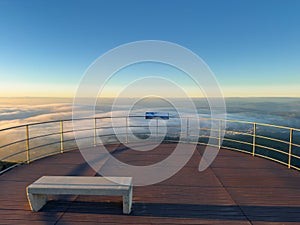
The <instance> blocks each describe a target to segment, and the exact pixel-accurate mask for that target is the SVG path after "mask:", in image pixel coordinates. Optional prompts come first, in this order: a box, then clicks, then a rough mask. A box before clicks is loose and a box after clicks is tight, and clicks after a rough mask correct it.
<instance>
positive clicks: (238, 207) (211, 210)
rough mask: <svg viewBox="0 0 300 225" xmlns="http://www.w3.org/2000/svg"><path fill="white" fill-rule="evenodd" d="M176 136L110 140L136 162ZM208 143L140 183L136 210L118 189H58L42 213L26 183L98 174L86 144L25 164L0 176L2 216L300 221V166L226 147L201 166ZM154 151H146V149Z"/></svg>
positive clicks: (274, 224) (13, 219)
mask: <svg viewBox="0 0 300 225" xmlns="http://www.w3.org/2000/svg"><path fill="white" fill-rule="evenodd" d="M175 146H176V145H175V144H162V145H160V146H159V147H158V148H157V149H155V150H152V151H151V154H150V155H149V152H148V153H147V152H143V153H141V152H137V151H132V150H130V149H126V148H125V147H124V146H115V145H114V146H110V149H111V150H112V151H113V150H114V155H115V157H117V158H119V159H120V160H122V161H124V162H128V163H131V164H135V165H143V164H147V165H149V164H151V163H153V162H157V161H159V160H161V159H163V158H165V157H167V155H168V154H170V152H172V151H173V149H174V147H175ZM202 151H203V147H200V146H199V147H198V151H196V152H195V153H194V155H193V157H192V158H191V160H190V161H189V162H188V163H187V165H186V166H185V167H184V168H183V169H182V170H180V171H179V172H178V173H177V174H175V175H174V176H173V177H171V178H170V179H168V180H166V181H164V182H161V183H159V184H155V185H151V186H145V187H134V197H133V202H134V203H133V212H132V213H131V214H130V215H123V214H122V201H121V198H119V197H106V196H101V197H95V196H51V200H50V201H49V202H48V203H47V204H46V205H45V207H44V208H43V209H42V210H41V211H40V212H37V213H33V212H31V211H30V210H29V205H28V202H27V198H26V194H25V188H26V186H27V185H29V184H30V183H32V182H33V181H35V180H36V179H38V178H39V177H41V176H43V175H81V176H95V175H96V174H95V172H94V171H93V170H92V169H91V168H90V167H89V166H88V165H87V164H86V163H85V161H84V159H83V158H82V156H81V154H80V152H79V151H72V152H68V153H64V154H58V155H55V156H51V157H48V158H44V159H41V160H38V161H35V162H33V163H31V164H29V165H21V166H19V167H17V168H14V169H12V170H10V171H8V172H7V173H5V174H3V175H1V176H0V188H1V189H0V190H1V191H0V224H33V225H35V224H45V225H50V224H51V225H52V224H53V225H54V224H57V225H66V224H76V225H77V224H78V225H83V224H86V225H91V224H230V225H231V224H233V225H234V224H241V225H243V224H255V225H262V224H270V225H278V224H300V188H299V187H300V173H299V172H298V171H295V170H290V169H287V168H286V167H284V166H282V165H280V164H277V163H274V162H271V161H268V160H266V159H262V158H257V157H252V156H251V155H247V154H243V153H239V152H233V151H229V150H221V151H220V153H219V155H218V156H217V158H216V159H215V161H214V162H213V164H212V165H211V166H210V167H209V168H208V169H207V170H205V171H204V172H199V171H198V165H199V161H200V158H201V154H202ZM145 154H147V155H145Z"/></svg>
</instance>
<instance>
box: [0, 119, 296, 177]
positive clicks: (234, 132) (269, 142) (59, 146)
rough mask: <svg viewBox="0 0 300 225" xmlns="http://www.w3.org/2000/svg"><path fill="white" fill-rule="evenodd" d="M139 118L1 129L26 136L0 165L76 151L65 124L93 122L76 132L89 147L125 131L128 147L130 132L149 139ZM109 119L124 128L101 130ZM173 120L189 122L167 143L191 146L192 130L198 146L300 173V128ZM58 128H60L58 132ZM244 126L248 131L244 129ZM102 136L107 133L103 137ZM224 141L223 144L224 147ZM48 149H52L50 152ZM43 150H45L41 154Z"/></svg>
mask: <svg viewBox="0 0 300 225" xmlns="http://www.w3.org/2000/svg"><path fill="white" fill-rule="evenodd" d="M136 118H144V116H126V117H125V116H117V117H110V116H103V117H94V118H89V117H83V118H75V119H65V120H52V121H45V122H36V123H29V124H24V125H18V126H14V127H9V128H3V129H0V141H1V140H2V139H1V135H5V132H7V131H9V132H12V133H14V132H15V133H18V132H20V129H21V132H22V133H24V132H25V136H23V138H22V136H20V135H19V136H20V137H21V139H19V140H14V141H11V142H7V143H4V142H3V141H2V142H0V162H1V161H4V160H5V161H10V162H16V163H30V162H31V161H34V160H36V159H39V158H42V157H43V156H48V155H51V154H57V153H63V152H65V151H68V150H72V149H75V148H76V143H75V142H76V140H75V138H74V137H70V136H72V135H73V133H74V130H72V129H70V128H69V129H65V128H64V124H65V123H67V122H72V121H83V120H93V121H90V122H93V124H94V125H93V127H92V128H86V127H84V126H83V127H80V128H78V129H76V132H83V133H84V132H91V134H90V135H89V136H84V137H80V139H87V142H88V143H90V144H89V145H90V146H95V145H97V138H98V137H99V138H111V137H113V136H114V135H115V134H114V133H109V134H107V133H105V132H104V131H109V129H112V128H115V129H125V130H124V133H123V134H122V135H123V136H124V139H126V143H128V142H129V141H130V136H129V133H128V131H129V128H130V129H132V130H135V132H136V134H138V135H148V133H147V132H145V131H141V128H149V126H148V124H147V123H146V124H147V125H143V124H142V125H139V124H138V123H137V122H139V121H137V122H133V123H132V121H131V120H129V119H136ZM107 119H124V124H125V125H123V123H122V124H118V125H117V126H116V127H112V126H109V124H107V122H106V123H105V124H103V126H101V124H102V123H101V122H100V123H99V121H101V120H107ZM172 119H182V120H186V122H184V124H185V125H184V126H185V131H182V130H181V126H179V125H177V124H176V120H173V121H174V122H175V124H174V123H173V124H169V125H168V128H169V129H170V131H168V133H167V135H166V136H165V137H164V139H163V140H164V141H172V142H178V141H179V138H178V137H181V136H182V135H183V136H186V139H185V142H187V143H191V142H189V138H188V137H189V136H190V137H191V136H193V137H195V135H191V134H190V129H197V132H199V136H198V141H197V142H196V144H202V145H211V146H214V147H221V148H224V149H230V150H235V151H240V152H244V153H248V154H252V155H253V156H259V157H263V158H266V159H269V160H273V161H275V162H279V163H281V164H284V165H287V166H288V168H293V169H296V170H300V143H299V141H298V142H295V140H296V138H295V137H296V136H297V137H298V138H299V137H300V129H299V128H292V127H286V126H279V125H274V124H267V123H256V122H249V121H242V120H230V119H226V120H220V119H216V118H209V117H202V118H200V117H184V118H180V117H177V116H171V117H170V119H169V121H171V122H172ZM192 119H193V120H198V121H199V123H200V126H199V127H198V128H192ZM212 121H213V122H214V123H215V122H217V123H218V124H219V125H218V126H219V127H218V128H214V129H213V128H212V127H211V124H208V125H207V124H204V125H203V123H210V122H212ZM224 123H226V124H227V127H225V128H223V127H222V124H224ZM40 125H42V126H41V127H42V128H45V126H50V127H51V129H52V128H54V129H55V130H54V131H53V130H52V132H48V133H47V132H46V133H45V132H43V133H38V134H37V135H33V132H34V129H40ZM56 126H57V127H58V128H56ZM241 126H245V127H243V128H241ZM151 127H156V135H164V133H161V132H160V128H161V127H164V126H161V125H160V124H159V123H158V119H157V121H156V124H153V125H151ZM266 128H267V130H270V129H275V130H276V129H280V132H281V133H280V134H278V133H276V132H274V131H273V132H272V133H268V132H266V131H264V130H266ZM73 129H74V128H73ZM172 129H173V130H172ZM45 130H46V129H45ZM101 132H104V133H102V134H101ZM98 133H99V134H98ZM212 133H214V134H215V136H211V135H212ZM221 134H224V135H225V136H224V138H223V139H222V138H221ZM12 135H13V134H12ZM168 135H169V136H168ZM284 135H285V136H286V138H283V136H284ZM56 136H57V137H56ZM176 138H177V139H178V140H177V139H176ZM209 138H211V139H214V140H216V142H218V143H216V144H214V143H208V142H207V139H209ZM89 139H90V140H89ZM180 140H182V139H180ZM183 140H184V139H183ZM222 140H223V143H221V141H222ZM109 143H111V142H109ZM49 146H51V149H50V147H49ZM43 148H46V149H45V150H42V149H43ZM0 174H1V172H0Z"/></svg>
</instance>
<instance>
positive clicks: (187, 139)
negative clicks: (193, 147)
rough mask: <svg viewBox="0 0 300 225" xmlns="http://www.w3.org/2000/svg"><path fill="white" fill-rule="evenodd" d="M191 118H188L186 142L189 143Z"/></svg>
mask: <svg viewBox="0 0 300 225" xmlns="http://www.w3.org/2000/svg"><path fill="white" fill-rule="evenodd" d="M189 127H190V124H189V117H187V118H186V142H187V143H189Z"/></svg>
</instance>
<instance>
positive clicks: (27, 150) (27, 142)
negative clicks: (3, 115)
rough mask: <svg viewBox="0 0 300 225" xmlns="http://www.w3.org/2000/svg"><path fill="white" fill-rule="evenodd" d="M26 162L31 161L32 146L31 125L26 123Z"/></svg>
mask: <svg viewBox="0 0 300 225" xmlns="http://www.w3.org/2000/svg"><path fill="white" fill-rule="evenodd" d="M25 128H26V163H27V164H29V163H30V152H29V151H30V146H29V126H28V125H26V126H25Z"/></svg>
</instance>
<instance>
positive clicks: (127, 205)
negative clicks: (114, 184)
mask: <svg viewBox="0 0 300 225" xmlns="http://www.w3.org/2000/svg"><path fill="white" fill-rule="evenodd" d="M131 206H132V188H130V190H129V193H128V195H123V213H124V214H130V212H131Z"/></svg>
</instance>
